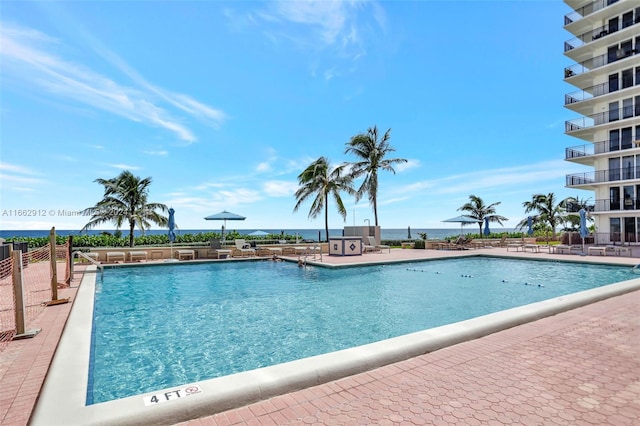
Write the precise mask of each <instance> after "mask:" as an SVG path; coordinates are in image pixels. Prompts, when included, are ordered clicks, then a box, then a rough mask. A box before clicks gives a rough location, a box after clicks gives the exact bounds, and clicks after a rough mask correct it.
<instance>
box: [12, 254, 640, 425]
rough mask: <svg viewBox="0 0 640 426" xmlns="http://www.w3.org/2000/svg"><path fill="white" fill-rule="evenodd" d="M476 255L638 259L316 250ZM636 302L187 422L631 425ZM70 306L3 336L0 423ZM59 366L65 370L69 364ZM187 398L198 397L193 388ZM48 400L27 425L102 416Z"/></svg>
mask: <svg viewBox="0 0 640 426" xmlns="http://www.w3.org/2000/svg"><path fill="white" fill-rule="evenodd" d="M475 254H489V255H491V254H493V255H500V256H509V257H518V258H548V259H558V260H572V261H590V262H598V263H604V262H606V263H608V264H620V265H628V266H633V265H635V264H636V263H637V262H638V259H637V258H636V259H634V258H623V257H608V256H607V257H597V256H577V255H549V254H545V253H522V252H518V253H516V252H507V251H506V249H481V250H471V251H466V252H456V251H452V252H446V251H435V250H402V249H397V250H392V251H391V253H389V254H387V253H384V254H379V253H375V254H368V255H366V256H362V257H357V258H353V257H329V256H325V257H324V258H323V263H325V264H329V263H330V264H347V263H361V262H371V261H383V262H387V261H394V260H409V259H415V260H418V259H431V258H441V257H450V256H460V255H464V256H466V255H475ZM69 293H70V294H69V295H65V297H68V296H71V297H72V298H75V296H76V295H75V289H70V290H69ZM639 305H640V291H633V292H631V293H628V294H625V295H623V296H617V297H613V298H610V299H607V300H605V301H600V302H597V303H592V304H589V305H587V306H585V307H582V308H578V309H573V310H570V311H568V312H564V313H560V314H557V315H555V316H552V317H548V318H546V319H541V320H538V321H535V322H530V323H528V324H525V325H520V326H517V327H514V328H510V329H508V330H505V331H500V332H497V333H495V334H491V335H488V336H486V337H481V338H478V339H475V340H471V341H468V342H466V343H458V344H456V345H454V346H449V347H448V348H445V349H440V350H436V351H435V352H432V353H429V354H427V355H419V356H417V357H414V358H411V359H409V360H406V361H401V362H396V363H392V364H389V365H387V366H383V367H380V368H377V369H372V370H369V371H366V372H362V373H359V374H355V375H351V376H349V377H347V378H342V379H338V380H335V381H329V382H328V383H326V384H321V385H319V386H312V387H307V388H306V389H304V390H302V391H298V392H293V393H287V394H285V395H282V396H275V397H273V398H270V399H266V400H264V401H261V402H257V403H254V404H251V405H247V406H244V407H243V408H238V409H232V410H230V411H226V412H223V413H219V414H216V415H213V416H202V415H197V416H195V417H200V418H199V419H197V420H192V421H191V422H189V423H190V424H195V425H197V424H234V423H239V424H305V423H316V424H385V423H386V424H394V423H401V422H404V421H406V422H413V423H415V424H420V423H438V422H441V423H459V424H463V423H464V424H472V423H474V422H475V423H483V424H486V423H491V422H492V421H493V422H494V423H498V422H501V423H506V422H507V420H509V422H510V423H511V422H520V423H534V424H544V423H549V424H551V423H553V421H554V420H555V421H556V422H557V423H559V424H563V423H564V424H576V423H583V424H589V422H592V423H594V424H595V423H597V424H603V423H605V424H606V423H610V424H626V423H628V424H632V423H634V422H637V421H638V419H640V377H639V376H640V373H639V372H640V364H639V361H638V360H637V359H636V358H637V356H634V354H637V353H638V352H640V351H639V349H640V331H639V321H638V315H637V309H638V306H639ZM58 308H61V309H58ZM65 312H66V313H65ZM68 313H69V305H60V306H56V307H51V308H48V309H47V310H45V312H44V313H43V314H42V315H41V317H39V318H38V321H39V322H40V323H41V324H43V325H41V327H42V328H43V332H42V333H41V334H40V335H38V336H36V337H35V338H34V339H31V340H29V341H19V342H12V343H11V344H10V346H9V347H8V348H7V349H6V350H5V351H4V352H3V353H0V361H1V363H0V367H1V368H2V369H1V370H0V373H2V376H1V377H0V385H1V386H2V389H3V397H2V400H1V401H0V410H1V411H0V415H1V417H0V420H2V424H26V422H27V420H28V419H29V415H30V412H31V409H32V408H33V405H34V403H35V400H36V397H37V395H38V392H39V390H40V385H41V384H42V380H43V379H44V374H46V372H47V369H48V366H49V361H50V359H51V355H52V354H53V350H54V348H55V346H56V344H57V342H58V340H57V338H56V337H55V334H58V338H59V335H60V333H61V331H62V327H63V325H64V321H65V320H66V316H65V315H68ZM43 333H45V334H43ZM65 333H66V332H65ZM549 342H551V343H553V344H552V345H550V343H549ZM5 352H6V354H5ZM7 355H10V356H7ZM9 358H11V359H9ZM47 358H48V360H47ZM29 359H31V360H29ZM573 360H579V362H573ZM34 367H37V368H34ZM78 369H79V368H78ZM469 369H470V370H469ZM66 373H67V374H71V375H72V374H74V372H73V371H71V369H69V371H67V372H66ZM64 379H65V378H64V377H62V379H61V380H64ZM269 380H271V381H273V380H275V379H274V378H273V377H271V378H269ZM576 380H578V381H581V382H580V383H578V382H576ZM230 385H233V383H231V384H230ZM205 390H206V389H205ZM213 391H215V389H214V390H213ZM434 394H435V395H434ZM29 395H31V396H29ZM43 397H46V393H44V394H43ZM191 398H193V399H194V402H197V401H196V400H197V399H198V397H197V396H193V397H191ZM191 398H185V399H184V400H182V401H167V403H166V404H162V406H163V408H162V411H165V410H166V411H167V413H168V415H166V416H164V415H163V416H161V418H164V419H165V420H166V421H163V422H162V423H165V424H171V423H177V421H176V420H172V418H173V416H172V411H174V410H173V407H172V406H173V405H174V403H176V404H178V405H181V403H182V402H183V401H187V400H189V399H191ZM62 399H63V400H65V399H66V400H68V399H69V398H62ZM138 399H140V401H137V402H138V405H141V398H138ZM438 401H440V402H438ZM41 402H44V401H41ZM445 402H446V404H445ZM195 405H196V406H195V407H192V408H191V409H192V410H193V412H198V409H199V407H198V405H199V404H198V403H196V404H195ZM175 407H176V408H178V407H177V406H175ZM143 408H144V407H143ZM153 408H158V407H153ZM56 409H57V412H58V413H60V414H61V416H60V420H61V421H62V420H63V419H64V418H66V419H69V418H71V419H76V421H77V422H73V423H69V422H68V421H64V423H62V422H58V421H56V420H57V419H56V418H55V417H49V418H42V417H41V418H38V417H37V416H35V417H34V424H95V423H98V422H101V421H105V422H107V423H108V422H109V421H108V420H107V418H104V419H100V418H94V419H93V420H91V419H90V418H89V417H86V416H85V415H84V414H83V413H82V412H78V410H76V409H74V407H72V406H65V404H64V403H62V404H57V406H56ZM80 411H82V410H80ZM124 414H125V415H126V413H124ZM69 416H70V417H69ZM142 416H143V417H142V418H138V419H137V423H138V424H140V423H145V421H144V419H147V422H148V423H157V422H156V421H154V420H152V418H153V416H152V417H147V416H146V414H145V413H144V411H143V414H142ZM130 418H131V419H134V418H135V416H134V417H130ZM141 419H142V420H141ZM474 419H475V420H474ZM540 419H542V421H540ZM133 422H134V421H132V422H131V423H133Z"/></svg>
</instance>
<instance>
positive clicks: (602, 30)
mask: <svg viewBox="0 0 640 426" xmlns="http://www.w3.org/2000/svg"><path fill="white" fill-rule="evenodd" d="M629 13H630V15H629V16H630V19H624V17H625V15H623V20H622V26H621V27H620V26H618V25H613V26H611V25H603V26H602V27H599V28H594V29H592V30H589V31H587V32H586V33H583V34H580V35H578V36H576V37H574V38H572V39H571V40H567V41H565V42H564V51H565V52H568V51H570V50H573V49H576V48H578V47H582V46H584V45H585V44H587V43H589V42H592V41H595V40H599V39H601V38H602V37H606V36H608V35H609V34H614V33H617V32H618V31H621V30H624V29H625V28H628V27H630V26H632V25H635V24H637V23H639V22H640V15H638V16H636V17H635V18H634V17H633V12H629Z"/></svg>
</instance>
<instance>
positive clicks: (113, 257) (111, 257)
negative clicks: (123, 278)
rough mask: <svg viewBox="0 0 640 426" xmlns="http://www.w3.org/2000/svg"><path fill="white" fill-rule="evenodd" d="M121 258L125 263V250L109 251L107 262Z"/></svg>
mask: <svg viewBox="0 0 640 426" xmlns="http://www.w3.org/2000/svg"><path fill="white" fill-rule="evenodd" d="M118 260H121V261H122V262H123V263H124V261H125V254H124V252H123V251H108V252H107V263H108V262H111V261H114V262H117V261H118Z"/></svg>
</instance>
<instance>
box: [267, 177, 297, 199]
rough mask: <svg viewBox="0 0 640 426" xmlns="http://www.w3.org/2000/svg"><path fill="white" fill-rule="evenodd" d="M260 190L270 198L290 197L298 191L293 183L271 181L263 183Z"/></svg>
mask: <svg viewBox="0 0 640 426" xmlns="http://www.w3.org/2000/svg"><path fill="white" fill-rule="evenodd" d="M262 190H263V191H264V193H265V194H266V195H268V196H270V197H290V196H293V194H294V193H295V192H296V191H297V190H298V184H297V183H296V182H293V181H286V180H272V181H268V182H265V183H263V184H262Z"/></svg>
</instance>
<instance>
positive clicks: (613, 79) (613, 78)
mask: <svg viewBox="0 0 640 426" xmlns="http://www.w3.org/2000/svg"><path fill="white" fill-rule="evenodd" d="M638 68H640V67H638ZM617 90H618V73H615V74H609V93H611V92H615V91H617Z"/></svg>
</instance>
